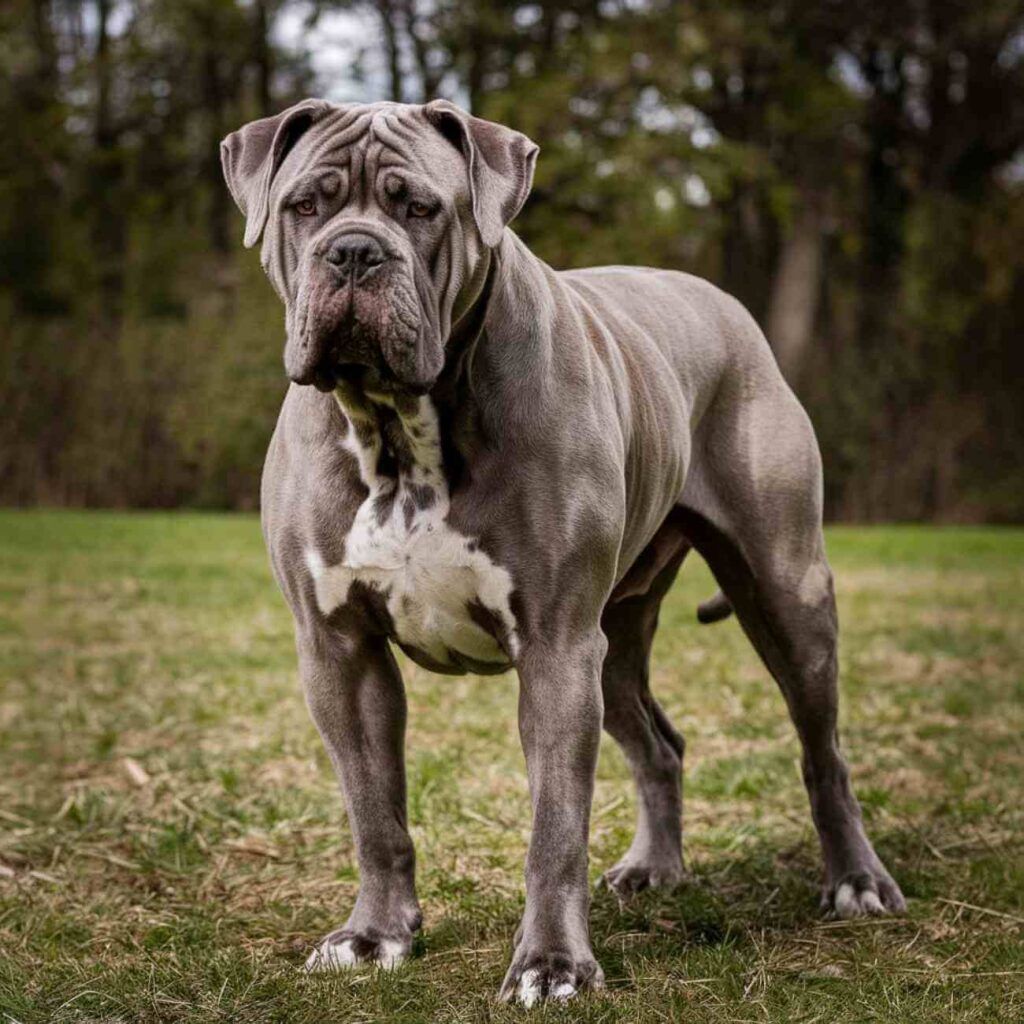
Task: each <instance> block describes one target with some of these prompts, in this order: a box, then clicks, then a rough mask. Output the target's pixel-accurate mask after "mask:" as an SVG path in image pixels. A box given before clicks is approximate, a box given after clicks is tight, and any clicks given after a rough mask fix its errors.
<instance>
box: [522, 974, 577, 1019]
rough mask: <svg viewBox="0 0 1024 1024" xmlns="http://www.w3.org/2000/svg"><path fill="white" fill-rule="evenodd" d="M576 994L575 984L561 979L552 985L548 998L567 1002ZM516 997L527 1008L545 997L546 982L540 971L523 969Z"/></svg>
mask: <svg viewBox="0 0 1024 1024" xmlns="http://www.w3.org/2000/svg"><path fill="white" fill-rule="evenodd" d="M574 995H576V987H575V985H573V984H572V983H571V982H569V981H559V982H556V983H555V984H554V985H553V986H551V988H550V989H549V991H548V993H547V998H548V999H558V1000H561V1001H562V1002H565V1001H566V1000H567V999H571V998H572V997H573V996H574ZM516 999H517V1000H518V1001H519V1002H520V1003H521V1004H522V1005H523V1006H524V1007H525V1008H526V1009H527V1010H529V1009H530V1007H531V1006H534V1005H535V1004H536V1003H539V1002H540V1001H541V1000H542V999H544V983H543V981H542V975H541V972H540V971H538V970H535V969H530V970H528V971H523V975H522V977H521V978H520V979H519V987H518V989H517V990H516Z"/></svg>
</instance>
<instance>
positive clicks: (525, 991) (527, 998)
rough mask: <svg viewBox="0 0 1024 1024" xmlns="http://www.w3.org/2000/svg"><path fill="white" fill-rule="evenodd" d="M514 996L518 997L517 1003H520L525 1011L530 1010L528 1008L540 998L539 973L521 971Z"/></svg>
mask: <svg viewBox="0 0 1024 1024" xmlns="http://www.w3.org/2000/svg"><path fill="white" fill-rule="evenodd" d="M516 994H517V995H518V997H519V1002H521V1003H522V1004H523V1006H525V1007H526V1009H530V1007H531V1006H533V1004H534V1003H536V1002H537V1000H538V999H540V997H541V986H540V971H535V970H529V971H523V976H522V977H521V978H520V979H519V988H518V990H517V993H516Z"/></svg>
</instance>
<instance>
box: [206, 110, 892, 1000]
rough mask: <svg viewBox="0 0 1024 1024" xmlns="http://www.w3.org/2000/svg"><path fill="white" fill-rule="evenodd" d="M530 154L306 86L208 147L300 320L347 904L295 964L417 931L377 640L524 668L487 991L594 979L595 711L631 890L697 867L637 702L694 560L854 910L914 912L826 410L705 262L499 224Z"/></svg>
mask: <svg viewBox="0 0 1024 1024" xmlns="http://www.w3.org/2000/svg"><path fill="white" fill-rule="evenodd" d="M537 152H538V149H537V146H536V145H534V143H533V142H531V141H530V140H529V139H528V138H526V137H525V136H524V135H522V134H520V133H519V132H516V131H513V130H512V129H510V128H507V127H504V126H502V125H499V124H495V123H492V122H489V121H485V120H482V119H480V118H476V117H473V116H470V115H469V114H467V113H465V112H463V111H462V110H460V109H459V108H458V107H456V106H454V105H453V104H451V103H448V102H446V101H440V100H439V101H434V102H431V103H427V104H424V105H403V104H394V103H374V104H369V105H361V104H353V105H335V104H331V103H328V102H324V101H319V100H307V101H304V102H302V103H299V104H297V105H295V106H293V107H291V108H290V109H288V110H285V111H284V112H283V113H281V114H278V115H276V116H274V117H268V118H264V119H262V120H258V121H254V122H252V123H251V124H248V125H246V126H245V127H243V128H241V129H240V130H239V131H237V132H234V133H233V134H231V135H229V136H228V137H227V138H226V139H225V140H224V142H223V143H222V146H221V155H222V162H223V168H224V174H225V178H226V180H227V184H228V187H229V189H230V191H231V194H232V196H233V198H234V199H235V201H236V203H237V204H238V206H239V208H240V209H241V211H242V213H243V214H244V216H245V221H246V225H245V244H246V246H250V247H251V246H255V245H257V244H260V245H261V259H262V264H263V267H264V269H265V270H266V273H267V274H268V276H269V278H270V281H271V283H272V284H273V286H274V288H275V289H276V291H277V293H278V295H279V296H280V298H281V299H282V301H283V303H284V306H285V310H286V333H287V338H286V342H285V352H284V365H285V369H286V371H287V375H288V377H289V378H290V380H291V385H290V387H289V389H288V392H287V395H286V397H285V400H284V404H283V407H282V409H281V413H280V418H279V420H278V423H277V427H276V429H275V432H274V435H273V438H272V440H271V442H270V448H269V452H268V455H267V460H266V465H265V467H264V473H263V482H262V488H261V498H262V523H263V531H264V536H265V539H266V544H267V548H268V550H269V554H270V559H271V563H272V566H273V570H274V574H275V576H276V579H277V581H278V583H279V585H280V587H281V589H282V591H283V593H284V595H285V598H286V599H287V601H288V604H289V605H290V607H291V610H292V612H293V614H294V618H295V632H296V643H297V650H298V660H299V666H300V674H301V677H302V682H303V686H304V692H305V696H306V700H307V704H308V707H309V710H310V713H311V715H312V718H313V720H314V722H315V723H316V726H317V728H318V730H319V732H320V734H321V736H322V737H323V741H324V744H325V746H326V748H327V752H328V754H329V756H330V759H331V762H332V765H333V766H334V768H335V770H336V771H337V774H338V776H339V780H340V782H341V785H342V789H343V792H344V795H345V800H346V804H347V809H348V817H349V822H350V824H351V828H352V834H353V838H354V842H355V848H356V853H357V857H358V861H359V870H360V889H359V894H358V897H357V899H356V901H355V905H354V907H353V908H352V911H351V914H350V915H349V917H348V920H347V921H346V922H345V924H344V925H343V926H342V927H341V928H339V929H338V930H337V931H334V932H332V933H331V934H329V935H327V936H326V938H324V939H323V940H322V941H321V942H320V943H319V945H317V946H316V948H315V949H314V951H313V953H312V954H311V955H310V958H309V960H308V962H307V967H308V969H310V970H321V969H327V970H329V969H338V968H343V967H348V966H350V965H354V964H358V963H362V962H364V961H372V962H376V963H379V964H381V965H384V966H392V965H394V964H397V963H398V962H400V961H401V960H402V959H404V958H405V957H407V956H408V955H409V953H410V951H411V947H412V941H413V935H414V933H415V932H416V930H417V929H418V928H419V927H420V925H421V920H422V918H421V913H420V908H419V904H418V902H417V897H416V889H415V881H414V865H415V854H414V851H413V844H412V841H411V840H410V837H409V832H408V828H407V820H406V782H405V767H404V753H403V743H404V731H405V720H406V703H405V694H404V690H403V685H402V679H401V676H400V673H399V667H398V664H397V662H396V660H395V657H394V654H393V652H392V645H396V646H397V647H399V648H400V649H401V650H402V651H404V652H405V654H406V655H407V656H408V657H409V658H411V659H412V660H413V661H414V662H416V663H417V664H419V665H422V666H424V667H425V668H427V669H430V670H432V671H436V672H445V673H462V672H476V673H500V672H505V671H507V670H509V669H513V668H514V669H515V670H516V672H517V673H518V677H519V683H520V689H519V729H520V735H521V738H522V744H523V749H524V752H525V756H526V764H527V772H528V776H529V783H530V793H531V803H532V809H533V830H532V837H531V840H530V846H529V853H528V856H527V859H526V906H525V912H524V915H523V919H522V923H521V924H520V926H519V928H518V930H517V932H516V935H515V939H514V947H513V952H512V959H511V964H510V966H509V968H508V972H507V974H506V976H505V980H504V983H503V984H502V987H501V991H500V996H501V998H502V999H506V1000H518V1001H520V1002H521V1003H523V1004H525V1005H527V1006H529V1005H532V1004H533V1003H535V1002H537V1001H538V1000H541V999H545V998H547V999H566V998H568V997H570V996H571V995H573V994H574V993H576V992H577V991H579V990H581V989H584V988H590V987H599V986H600V985H601V984H602V982H603V974H602V971H601V968H600V966H599V965H598V963H597V962H596V960H595V958H594V955H593V952H592V949H591V945H590V939H589V932H588V911H589V889H588V881H587V864H588V862H587V836H588V827H589V814H590V805H591V797H592V793H593V787H594V772H595V764H596V761H597V752H598V744H599V740H600V735H601V730H602V726H603V728H604V729H606V730H607V731H608V732H609V733H610V734H611V735H612V737H614V739H615V740H616V741H617V742H618V743H619V744H620V746H621V747H622V749H623V751H624V752H625V755H626V758H627V759H628V762H629V765H630V768H631V771H632V773H633V775H634V777H635V781H636V789H637V798H638V812H637V825H636V834H635V837H634V839H633V841H632V845H631V846H630V847H629V849H628V850H627V851H626V853H625V855H624V856H623V857H622V859H621V860H620V861H619V862H618V863H617V864H616V865H615V866H614V867H612V868H610V869H609V870H608V871H607V872H606V873H605V875H604V876H603V879H604V881H605V883H606V884H607V885H608V886H609V887H610V888H611V889H613V890H615V891H616V892H618V893H620V894H628V893H631V892H634V891H636V890H639V889H643V888H646V887H648V886H672V885H675V884H676V883H678V882H679V881H680V879H681V878H682V874H683V860H682V836H681V815H682V766H683V749H684V743H683V738H682V737H681V736H680V735H679V733H678V732H677V731H676V730H675V729H674V728H673V726H672V724H671V723H670V722H669V720H668V718H667V717H666V715H665V713H664V712H663V711H662V709H661V707H660V706H659V705H658V703H657V701H656V700H655V699H654V697H653V696H652V694H651V691H650V689H649V685H648V682H649V658H650V649H651V642H652V639H653V637H654V633H655V629H656V627H657V621H658V609H659V605H660V604H661V601H662V599H663V598H664V596H665V594H666V593H667V591H668V590H669V588H670V586H671V585H672V582H673V579H674V578H675V575H676V573H677V572H678V570H679V567H680V565H681V563H682V562H683V559H684V558H685V557H686V554H687V552H688V551H690V550H691V548H696V550H697V551H698V552H699V553H700V554H701V555H702V556H703V557H704V558H705V560H706V561H707V563H708V564H709V566H710V567H711V570H712V572H713V573H714V575H715V577H716V580H717V581H718V584H719V586H720V587H721V589H722V595H723V596H719V597H717V598H715V599H713V600H712V601H711V602H710V603H708V604H707V605H706V606H705V607H704V608H703V612H702V618H708V619H714V618H720V617H722V615H724V614H726V613H728V612H729V610H730V608H731V609H732V610H734V611H735V613H736V614H737V616H738V618H739V621H740V623H741V625H742V627H743V629H744V630H745V632H746V633H747V635H748V636H749V638H750V640H751V641H752V643H753V645H754V647H755V648H756V649H757V651H758V653H759V654H760V656H761V658H762V659H763V661H764V663H765V665H766V666H767V668H768V669H769V671H770V672H771V674H772V675H773V676H774V678H775V680H776V681H777V683H778V685H779V687H780V689H781V690H782V694H783V696H784V698H785V700H786V703H787V705H788V708H789V713H790V716H791V718H792V720H793V723H794V725H795V727H796V731H797V734H798V736H799V739H800V742H801V744H802V750H803V761H802V763H803V777H804V781H805V783H806V786H807V791H808V794H809V797H810V805H811V814H812V817H813V819H814V823H815V826H816V828H817V832H818V835H819V838H820V842H821V849H822V854H823V859H824V889H823V897H822V899H823V905H824V908H825V909H826V910H827V911H830V912H832V913H834V914H835V915H838V916H839V917H841V918H849V917H855V916H858V915H862V914H881V913H890V912H899V911H902V910H903V909H904V907H905V904H904V899H903V896H902V894H901V892H900V889H899V887H898V886H897V884H896V883H895V882H894V881H893V879H892V877H891V876H890V874H889V872H888V871H887V870H886V868H885V867H884V866H883V864H882V862H881V861H880V860H879V858H878V856H877V855H876V854H875V851H874V849H873V848H872V845H871V843H870V841H869V839H868V837H867V835H866V834H865V830H864V827H863V824H862V821H861V813H860V809H859V806H858V803H857V800H856V797H855V796H854V793H853V791H852V789H851V786H850V782H849V776H848V771H847V768H846V765H845V763H844V760H843V757H842V756H841V753H840V749H839V744H838V740H837V731H836V719H837V681H836V676H837V661H836V634H837V622H836V610H835V599H834V594H833V584H832V574H831V571H830V569H829V565H828V562H827V561H826V557H825V551H824V545H823V539H822V530H821V509H822V471H821V460H820V455H819V452H818V447H817V442H816V440H815V436H814V432H813V429H812V427H811V424H810V422H809V420H808V418H807V415H806V414H805V412H804V410H803V408H802V407H801V406H800V404H799V402H798V401H797V399H796V398H795V397H794V395H793V393H792V392H791V391H790V389H789V387H788V386H787V385H786V383H785V381H784V380H783V378H782V375H781V374H780V372H779V369H778V367H777V365H776V362H775V360H774V358H773V356H772V353H771V350H770V348H769V346H768V344H767V342H766V340H765V338H764V336H763V334H762V333H761V331H760V330H759V329H758V327H757V325H756V324H755V322H754V320H753V318H752V317H751V316H750V315H749V314H748V313H747V312H746V310H745V309H744V308H743V307H742V306H741V305H740V304H739V303H738V302H737V301H736V300H734V299H732V298H730V297H729V296H727V295H726V294H724V293H723V292H722V291H720V290H719V289H718V288H716V287H714V286H713V285H711V284H709V283H707V282H705V281H703V280H700V279H698V278H696V277H693V276H690V275H687V274H684V273H680V272H677V271H670V270H656V269H652V268H646V267H618V266H615V267H599V268H591V269H585V270H570V271H555V270H552V269H551V268H550V267H549V266H547V265H546V264H545V263H544V262H543V261H542V260H540V259H539V258H538V257H536V256H535V255H533V254H532V253H531V252H530V250H529V249H528V248H527V247H526V246H525V245H524V244H523V242H522V241H520V239H519V238H518V237H517V236H516V235H515V234H514V233H513V232H512V230H511V229H510V228H509V223H510V222H511V221H512V220H513V218H514V217H515V216H516V214H517V213H518V212H519V210H520V209H521V207H522V206H523V203H524V202H525V201H526V198H527V196H528V194H529V192H530V188H531V183H532V180H533V173H534V167H535V164H536V160H537Z"/></svg>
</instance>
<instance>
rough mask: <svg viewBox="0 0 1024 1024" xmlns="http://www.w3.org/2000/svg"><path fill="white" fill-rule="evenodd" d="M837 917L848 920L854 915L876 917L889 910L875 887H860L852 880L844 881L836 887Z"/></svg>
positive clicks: (835, 904)
mask: <svg viewBox="0 0 1024 1024" xmlns="http://www.w3.org/2000/svg"><path fill="white" fill-rule="evenodd" d="M834 906H835V912H836V917H838V918H840V919H841V920H843V921H848V920H849V919H850V918H854V917H874V916H876V915H878V914H885V913H886V912H887V911H886V909H885V907H884V906H882V901H881V900H880V899H879V898H878V893H876V892H875V891H874V890H873V889H861V890H859V891H858V889H857V888H856V887H855V886H854V885H852V884H851V883H850V882H843V883H841V884H840V886H839V888H838V889H836V896H835V903H834Z"/></svg>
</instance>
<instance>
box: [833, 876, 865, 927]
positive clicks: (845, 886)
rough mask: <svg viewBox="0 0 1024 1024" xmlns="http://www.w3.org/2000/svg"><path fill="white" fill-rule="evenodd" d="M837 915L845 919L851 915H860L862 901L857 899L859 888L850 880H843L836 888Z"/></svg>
mask: <svg viewBox="0 0 1024 1024" xmlns="http://www.w3.org/2000/svg"><path fill="white" fill-rule="evenodd" d="M835 911H836V916H837V917H840V918H842V919H843V920H844V921H845V920H848V919H849V918H851V917H860V914H861V909H860V903H859V902H858V900H857V890H856V889H854V887H853V886H852V885H851V884H850V883H849V882H843V883H842V885H840V886H839V888H838V889H837V890H836V899H835Z"/></svg>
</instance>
